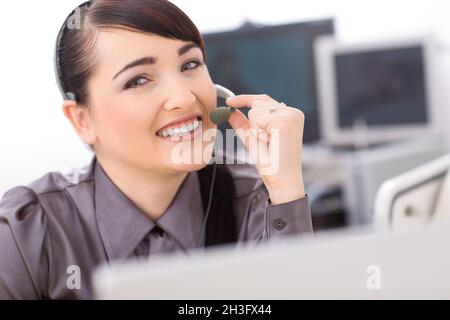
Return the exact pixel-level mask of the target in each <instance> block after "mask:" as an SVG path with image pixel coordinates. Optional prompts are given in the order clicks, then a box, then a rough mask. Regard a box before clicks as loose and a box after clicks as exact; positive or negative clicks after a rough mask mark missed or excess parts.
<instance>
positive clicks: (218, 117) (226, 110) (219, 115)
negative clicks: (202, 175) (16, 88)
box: [54, 1, 235, 247]
mask: <svg viewBox="0 0 450 320" xmlns="http://www.w3.org/2000/svg"><path fill="white" fill-rule="evenodd" d="M91 4H92V2H91V1H86V2H84V3H82V4H80V5H79V6H78V7H77V8H75V9H74V10H73V11H72V12H71V14H70V15H69V16H67V18H66V19H65V20H64V23H63V25H62V27H61V29H60V30H59V33H58V36H57V38H56V45H55V53H54V54H55V56H54V62H55V63H54V69H55V75H56V82H57V85H58V88H59V91H60V92H61V94H62V96H63V99H64V100H71V101H75V102H76V101H77V97H76V95H75V93H73V92H70V91H66V87H65V84H64V83H63V79H62V74H61V66H60V57H59V56H60V49H61V48H60V45H61V39H62V37H63V35H64V30H65V29H66V25H67V22H68V19H69V18H70V17H71V16H72V15H73V14H74V13H75V12H76V10H80V9H82V8H83V7H86V8H88V7H89V6H90V5H91ZM214 87H215V89H216V93H217V97H219V98H223V99H227V98H229V97H233V96H235V94H234V93H233V92H232V91H231V90H229V89H227V88H225V87H223V86H221V85H218V84H215V85H214ZM234 111H235V109H234V108H230V107H220V108H217V109H216V110H214V111H213V112H211V114H210V119H211V121H212V122H213V123H215V124H216V125H220V124H223V123H225V122H227V121H228V119H229V118H230V117H231V113H232V112H234ZM214 156H215V154H214V151H213V159H214ZM216 171H217V163H216V161H214V165H213V173H212V178H211V187H210V190H209V197H208V206H207V209H206V213H205V217H204V219H203V224H202V228H201V234H200V241H201V243H200V245H201V247H205V243H206V234H205V233H206V223H207V221H208V217H209V213H210V210H211V205H212V195H213V192H214V183H215V180H216Z"/></svg>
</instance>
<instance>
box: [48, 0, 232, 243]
mask: <svg viewBox="0 0 450 320" xmlns="http://www.w3.org/2000/svg"><path fill="white" fill-rule="evenodd" d="M74 15H79V18H80V19H79V22H80V23H79V25H80V28H77V26H76V24H72V25H71V24H70V23H69V19H75V20H76V17H75V16H74ZM111 28H118V29H127V30H133V31H137V32H143V33H150V34H156V35H159V36H161V37H164V38H171V39H178V40H182V41H192V42H194V43H196V44H198V45H199V46H200V48H201V50H202V52H203V57H204V59H205V62H206V53H205V45H204V41H203V38H202V36H201V34H200V32H199V30H198V29H197V27H196V26H195V25H194V23H193V22H192V21H191V20H190V19H189V17H188V16H187V15H186V14H185V13H184V12H183V11H181V10H180V9H179V8H178V7H176V6H175V5H174V4H172V3H171V2H169V1H166V0H94V1H89V2H87V3H85V4H83V5H81V6H80V7H79V8H78V9H76V10H75V11H74V12H73V13H72V15H71V16H69V17H68V19H67V20H66V21H65V24H64V26H63V29H62V31H61V33H60V35H59V37H58V38H59V41H58V45H57V48H56V57H55V64H56V70H57V76H58V81H59V85H60V89H61V91H62V92H63V93H64V92H72V93H74V94H75V97H76V101H77V103H78V104H80V105H84V106H88V105H89V92H88V89H87V82H88V79H89V78H90V77H91V75H92V74H93V72H94V71H95V68H96V65H97V61H96V58H95V51H94V48H95V43H96V34H97V33H98V32H99V31H101V30H102V29H111ZM212 169H213V166H212V165H208V166H206V167H205V168H203V169H202V170H199V171H198V177H199V182H200V190H201V198H202V203H203V207H204V211H205V210H206V206H207V203H208V200H209V191H210V188H211V178H212V171H213V170H212ZM193 191H194V192H195V190H193ZM234 199H235V186H234V181H233V178H232V176H231V173H230V172H229V169H228V168H227V167H226V166H225V165H218V164H217V172H216V179H215V183H214V194H213V200H212V201H213V202H212V206H211V211H210V214H209V217H208V221H207V224H206V242H205V244H206V246H212V245H218V244H225V243H230V242H235V241H236V240H237V228H236V217H235V208H234V205H235V203H234Z"/></svg>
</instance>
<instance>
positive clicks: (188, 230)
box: [0, 0, 312, 299]
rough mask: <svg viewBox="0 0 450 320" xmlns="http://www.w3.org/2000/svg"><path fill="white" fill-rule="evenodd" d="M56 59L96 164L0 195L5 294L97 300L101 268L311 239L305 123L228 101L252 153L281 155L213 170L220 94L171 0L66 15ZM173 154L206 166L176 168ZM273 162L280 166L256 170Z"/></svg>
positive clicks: (0, 270) (280, 110)
mask: <svg viewBox="0 0 450 320" xmlns="http://www.w3.org/2000/svg"><path fill="white" fill-rule="evenodd" d="M77 15H78V16H77ZM77 18H81V19H77ZM55 62H56V70H57V77H58V81H59V83H60V89H61V90H62V92H63V94H64V98H65V101H64V103H63V111H64V114H65V116H66V117H67V119H68V120H69V121H70V123H71V125H72V126H73V128H74V129H75V131H76V133H77V134H78V135H79V136H80V138H81V139H82V141H83V142H84V143H85V144H87V145H89V146H90V148H91V149H92V150H93V151H94V152H95V156H94V157H93V160H92V162H91V164H90V165H89V166H87V167H86V168H85V170H83V171H81V172H77V173H75V172H74V173H71V174H67V175H63V174H60V173H49V174H47V175H45V176H44V177H42V178H40V179H38V180H36V181H34V182H33V183H31V184H29V185H28V186H20V187H16V188H14V189H11V190H9V191H8V192H7V193H6V194H5V195H4V197H3V199H2V202H1V204H0V252H2V255H1V258H0V298H25V299H61V298H63V299H65V298H82V299H86V298H92V288H91V285H90V277H91V273H92V271H93V270H94V268H96V267H97V266H99V265H100V264H102V263H107V262H110V261H113V260H123V259H129V258H133V257H148V256H150V255H152V254H155V253H167V252H172V251H184V252H188V251H190V250H194V249H198V248H202V247H204V246H207V247H208V246H214V245H221V244H227V243H258V242H259V241H260V240H263V239H264V240H265V239H267V238H270V237H277V236H282V235H289V234H297V233H303V232H304V233H311V232H312V226H311V217H310V212H309V206H308V202H307V197H306V196H305V192H304V187H303V179H302V171H301V165H300V155H301V145H302V133H303V122H304V118H303V114H302V113H301V112H300V111H298V110H297V109H295V108H290V107H287V106H285V105H284V104H280V103H278V102H276V101H275V100H273V99H272V98H270V97H268V96H266V95H242V96H237V97H236V98H234V99H232V100H229V101H227V104H228V106H229V107H232V108H235V109H236V110H235V112H232V116H231V118H230V120H229V122H230V124H231V125H232V126H233V128H234V129H236V131H237V132H238V134H239V136H240V137H241V138H242V139H243V141H244V143H245V145H246V146H247V147H248V148H249V151H251V148H250V145H251V143H252V142H257V143H259V144H261V143H262V144H266V145H271V146H272V147H274V146H276V148H275V149H276V150H275V149H274V148H272V149H273V150H275V151H276V152H267V153H266V154H265V159H266V160H269V162H264V161H262V160H259V161H256V163H255V166H253V165H250V164H228V165H220V164H209V162H210V161H211V159H212V156H213V155H212V154H211V148H210V145H211V143H210V141H208V139H206V138H205V135H206V133H207V132H209V133H211V132H216V126H215V125H214V124H213V123H212V122H211V120H210V113H211V112H212V111H213V110H215V108H216V98H217V96H216V91H215V88H214V84H213V83H212V81H211V78H210V76H209V73H208V69H207V67H206V65H205V63H206V61H205V48H204V43H203V40H202V37H201V35H200V33H199V31H198V30H197V28H196V27H195V25H194V24H193V23H192V22H191V21H190V19H189V18H188V17H187V16H186V15H185V14H184V13H183V12H182V11H180V10H179V9H178V8H177V7H176V6H174V5H173V4H171V3H170V2H168V1H166V0H125V1H124V0H98V1H91V2H88V3H84V4H83V5H81V6H79V7H78V8H77V9H76V10H75V11H74V12H73V14H72V15H71V16H69V17H68V19H66V22H65V24H64V26H63V28H62V31H61V33H60V35H59V36H58V44H57V50H56V59H55ZM244 106H249V107H251V108H252V109H251V111H250V113H249V118H248V119H247V118H246V117H245V116H244V115H243V113H242V112H240V111H239V110H238V108H240V107H244ZM274 107H275V108H274ZM273 111H275V112H273ZM253 129H258V130H259V131H254V130H253ZM252 130H253V131H252ZM255 132H257V133H258V134H255ZM261 132H267V133H270V134H269V135H265V136H264V135H261ZM275 132H276V133H277V134H272V133H275ZM247 133H249V134H248V135H246V134H247ZM214 137H215V136H214V134H213V135H212V138H213V139H214ZM275 138H277V141H275ZM264 139H266V140H264ZM193 142H194V143H193ZM277 142H279V143H277ZM180 146H181V149H182V151H183V152H186V151H192V152H193V153H196V152H197V153H198V152H200V153H202V154H206V155H207V156H206V157H203V158H202V159H201V161H191V162H182V163H179V162H177V161H175V160H176V159H175V157H174V154H176V153H174V152H173V150H174V149H175V148H179V147H180ZM273 150H272V151H273ZM208 154H209V156H208ZM275 155H276V161H277V163H279V166H278V167H277V168H276V170H272V172H270V173H268V172H264V169H265V168H267V164H268V163H274V162H275ZM212 187H214V188H212ZM211 189H213V192H211ZM210 197H212V198H210ZM205 221H206V224H205V228H203V227H202V225H203V223H205ZM204 230H206V231H205V233H203V231H204ZM74 277H75V278H74ZM74 279H75V280H74Z"/></svg>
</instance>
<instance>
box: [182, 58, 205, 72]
mask: <svg viewBox="0 0 450 320" xmlns="http://www.w3.org/2000/svg"><path fill="white" fill-rule="evenodd" d="M202 64H203V63H202V62H200V61H198V60H192V61H189V62H188V63H186V64H185V65H184V66H183V67H185V66H189V65H191V66H192V67H191V68H187V69H186V68H183V69H184V70H193V69H196V68H198V67H200V66H201V65H202ZM184 70H183V71H184Z"/></svg>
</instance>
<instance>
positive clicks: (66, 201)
mask: <svg viewBox="0 0 450 320" xmlns="http://www.w3.org/2000/svg"><path fill="white" fill-rule="evenodd" d="M228 166H229V169H230V172H231V174H232V177H233V179H234V181H235V185H236V198H235V201H236V211H237V212H236V215H237V216H236V222H237V226H238V230H237V231H238V240H237V241H238V243H243V244H245V245H247V244H250V245H251V244H252V243H253V244H257V243H258V242H259V241H261V240H264V241H265V240H267V238H271V237H278V236H283V235H291V234H299V233H307V234H311V233H312V223H311V214H310V209H309V204H308V198H307V197H305V198H303V199H299V200H295V201H292V202H288V203H284V204H279V205H273V204H271V203H270V201H269V196H268V192H267V189H266V188H265V186H264V184H263V183H262V180H261V179H260V177H259V174H258V172H257V171H256V169H255V167H254V166H253V165H250V164H230V165H228ZM203 215H204V214H203V207H202V201H201V196H200V185H199V181H198V176H197V172H190V173H189V174H188V175H187V177H186V179H185V180H184V181H183V183H182V185H181V187H180V188H179V190H178V191H177V194H176V196H175V198H174V199H173V200H172V202H171V204H170V206H169V208H168V209H167V210H166V211H165V212H164V213H163V215H162V216H161V217H160V218H159V219H158V220H157V221H152V220H151V219H150V218H148V216H147V215H145V214H144V213H143V212H142V211H141V210H139V209H138V208H137V207H136V206H135V205H134V204H133V202H131V200H130V199H128V198H127V196H125V194H123V193H122V192H121V191H120V190H119V189H118V188H117V187H116V185H115V184H114V183H113V182H112V181H111V180H110V179H109V177H108V175H107V174H106V173H105V172H104V170H103V169H102V167H101V166H100V164H99V162H98V161H97V159H96V158H95V157H94V158H93V160H92V162H91V163H90V165H88V166H86V167H85V168H83V169H81V170H78V171H73V172H71V173H69V174H61V173H57V172H51V173H48V174H46V175H45V176H43V177H42V178H40V179H38V180H36V181H34V182H32V183H31V184H29V185H28V186H20V187H16V188H13V189H11V190H9V191H8V192H6V193H5V194H4V196H3V198H2V200H1V202H0V299H90V298H92V297H93V296H92V287H91V274H92V271H93V270H94V269H95V268H96V267H98V266H99V265H100V264H103V263H108V262H110V261H113V260H124V259H131V258H133V257H148V256H149V255H152V254H155V253H167V252H172V251H184V252H186V253H188V252H189V251H190V250H195V249H196V248H199V247H200V243H201V239H200V236H201V226H202V222H203ZM74 266H75V267H76V268H77V269H76V270H79V271H80V272H79V275H80V279H79V281H80V282H81V286H79V287H78V286H75V287H74V286H70V285H68V283H69V282H70V281H69V277H70V276H72V275H73V273H72V271H73V270H74V269H73V268H74Z"/></svg>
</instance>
